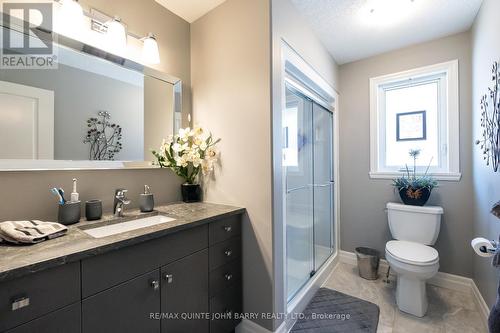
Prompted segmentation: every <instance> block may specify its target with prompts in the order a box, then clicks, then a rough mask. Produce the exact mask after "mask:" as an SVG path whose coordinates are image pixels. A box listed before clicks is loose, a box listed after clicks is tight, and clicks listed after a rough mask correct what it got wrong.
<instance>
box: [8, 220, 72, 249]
mask: <svg viewBox="0 0 500 333" xmlns="http://www.w3.org/2000/svg"><path fill="white" fill-rule="evenodd" d="M67 231H68V228H67V227H66V226H64V225H62V224H59V223H54V222H43V221H37V220H33V221H7V222H2V223H0V240H3V241H5V242H8V243H14V244H36V243H40V242H43V241H46V240H48V239H53V238H56V237H61V236H63V235H65V234H66V232H67Z"/></svg>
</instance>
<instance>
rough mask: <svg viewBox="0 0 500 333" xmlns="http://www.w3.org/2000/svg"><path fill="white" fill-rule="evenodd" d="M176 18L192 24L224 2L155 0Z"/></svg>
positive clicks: (220, 0) (210, 0)
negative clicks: (178, 17)
mask: <svg viewBox="0 0 500 333" xmlns="http://www.w3.org/2000/svg"><path fill="white" fill-rule="evenodd" d="M155 1H156V2H158V3H159V4H160V5H162V6H163V7H165V8H167V9H168V10H170V11H171V12H172V13H174V14H176V15H177V16H180V17H182V18H183V19H184V20H186V21H188V22H189V23H192V22H194V21H196V20H197V19H199V18H200V17H202V16H203V15H205V14H206V13H208V12H209V11H211V10H212V9H214V8H215V7H217V6H219V5H220V4H222V3H223V2H225V1H226V0H155Z"/></svg>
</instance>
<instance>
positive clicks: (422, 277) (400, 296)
mask: <svg viewBox="0 0 500 333" xmlns="http://www.w3.org/2000/svg"><path fill="white" fill-rule="evenodd" d="M442 214H443V208H441V207H431V206H427V207H419V206H408V205H403V204H398V203H388V204H387V217H388V220H389V228H390V230H391V234H392V237H393V238H394V239H395V240H392V241H389V242H387V244H386V245H385V258H386V260H387V262H388V263H389V265H390V266H391V269H392V270H393V271H394V272H396V274H397V277H398V279H397V288H396V302H397V304H398V307H399V309H400V310H401V311H403V312H406V313H409V314H412V315H414V316H417V317H423V316H424V315H425V313H426V312H427V305H428V303H427V295H426V291H425V282H426V280H428V279H430V278H431V277H433V276H434V275H436V273H437V272H438V270H439V253H438V252H437V251H436V250H435V249H434V248H432V247H430V246H429V245H434V243H436V240H437V237H438V235H439V229H440V227H441V215H442Z"/></svg>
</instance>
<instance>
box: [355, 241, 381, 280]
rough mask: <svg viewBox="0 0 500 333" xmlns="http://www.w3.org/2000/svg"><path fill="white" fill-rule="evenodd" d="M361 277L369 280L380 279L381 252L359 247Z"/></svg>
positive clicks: (357, 250) (357, 249)
mask: <svg viewBox="0 0 500 333" xmlns="http://www.w3.org/2000/svg"><path fill="white" fill-rule="evenodd" d="M356 257H357V258H358V270H359V276H361V277H362V278H363V279H367V280H376V279H378V265H379V263H380V252H379V251H377V250H375V249H370V248H368V247H357V248H356Z"/></svg>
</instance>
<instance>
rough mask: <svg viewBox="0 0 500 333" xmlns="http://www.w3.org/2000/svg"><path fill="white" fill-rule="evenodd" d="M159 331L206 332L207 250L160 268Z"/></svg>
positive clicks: (173, 332) (174, 332)
mask: <svg viewBox="0 0 500 333" xmlns="http://www.w3.org/2000/svg"><path fill="white" fill-rule="evenodd" d="M161 276H162V284H161V309H162V313H164V314H165V315H166V318H163V319H162V320H161V331H162V332H168V333H170V332H172V333H177V332H178V333H182V332H200V333H203V332H209V306H208V250H206V249H205V250H203V251H200V252H197V253H195V254H192V255H190V256H188V257H186V258H184V259H181V260H179V261H176V262H174V263H172V264H170V265H166V266H164V267H162V269H161Z"/></svg>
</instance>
